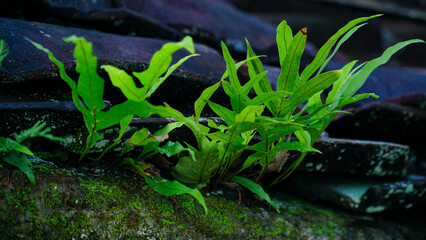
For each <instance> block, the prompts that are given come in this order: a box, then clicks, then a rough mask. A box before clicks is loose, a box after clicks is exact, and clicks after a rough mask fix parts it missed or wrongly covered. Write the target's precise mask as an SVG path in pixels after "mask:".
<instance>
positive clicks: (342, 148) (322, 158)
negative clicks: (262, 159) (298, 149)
mask: <svg viewBox="0 0 426 240" xmlns="http://www.w3.org/2000/svg"><path fill="white" fill-rule="evenodd" d="M314 147H315V148H316V149H318V150H320V151H321V152H322V154H319V153H314V152H313V153H309V154H308V155H307V156H306V157H305V159H304V160H303V161H302V163H301V165H300V168H298V169H299V170H302V171H308V172H324V173H327V174H342V175H348V174H350V175H358V176H380V177H401V176H404V175H405V174H406V173H407V168H408V166H409V158H410V148H409V147H408V146H406V145H400V144H394V143H388V142H377V141H363V140H349V139H333V138H319V139H318V140H317V141H316V142H315V144H314Z"/></svg>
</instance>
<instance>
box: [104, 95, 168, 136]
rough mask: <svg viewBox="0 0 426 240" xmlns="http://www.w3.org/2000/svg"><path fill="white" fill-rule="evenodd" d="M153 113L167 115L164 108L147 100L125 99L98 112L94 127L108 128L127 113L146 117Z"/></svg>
mask: <svg viewBox="0 0 426 240" xmlns="http://www.w3.org/2000/svg"><path fill="white" fill-rule="evenodd" d="M154 113H155V114H158V115H160V116H164V117H167V116H168V115H167V114H166V113H165V108H164V107H162V106H154V105H152V104H150V103H148V102H147V101H143V102H134V101H125V102H123V103H120V104H117V105H115V106H113V107H112V108H111V109H110V110H108V111H105V112H98V120H97V125H96V129H105V128H108V127H110V126H112V125H114V124H117V123H118V122H120V121H121V119H123V118H124V117H126V116H128V115H137V116H139V117H141V118H148V117H150V116H151V115H152V114H154Z"/></svg>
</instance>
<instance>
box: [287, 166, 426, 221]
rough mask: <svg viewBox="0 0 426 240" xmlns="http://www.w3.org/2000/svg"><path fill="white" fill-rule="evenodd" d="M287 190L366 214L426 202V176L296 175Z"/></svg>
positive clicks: (291, 178)
mask: <svg viewBox="0 0 426 240" xmlns="http://www.w3.org/2000/svg"><path fill="white" fill-rule="evenodd" d="M286 184H287V186H288V189H289V190H291V191H292V192H296V193H297V194H300V195H302V196H304V197H306V198H309V199H321V200H324V201H327V202H331V203H334V204H336V205H339V206H342V207H344V208H346V209H350V210H353V211H360V212H365V213H374V212H382V211H385V210H390V209H397V208H403V209H404V208H405V209H410V208H412V207H418V206H422V207H424V206H425V205H426V177H424V176H416V175H410V176H408V177H407V178H404V179H401V180H400V181H392V180H384V179H382V180H380V179H373V178H369V179H360V178H350V177H348V176H346V177H345V178H342V177H338V176H336V177H331V176H324V175H322V176H320V175H312V174H311V175H308V174H300V173H298V174H296V175H294V176H292V177H290V179H289V181H288V182H287V183H286Z"/></svg>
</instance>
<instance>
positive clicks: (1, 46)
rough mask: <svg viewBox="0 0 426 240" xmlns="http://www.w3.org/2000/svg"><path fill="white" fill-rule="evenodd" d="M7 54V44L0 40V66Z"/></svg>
mask: <svg viewBox="0 0 426 240" xmlns="http://www.w3.org/2000/svg"><path fill="white" fill-rule="evenodd" d="M8 54H9V46H8V45H7V43H6V42H5V41H4V40H0V66H1V63H2V62H3V60H4V59H5V58H6V56H7V55H8Z"/></svg>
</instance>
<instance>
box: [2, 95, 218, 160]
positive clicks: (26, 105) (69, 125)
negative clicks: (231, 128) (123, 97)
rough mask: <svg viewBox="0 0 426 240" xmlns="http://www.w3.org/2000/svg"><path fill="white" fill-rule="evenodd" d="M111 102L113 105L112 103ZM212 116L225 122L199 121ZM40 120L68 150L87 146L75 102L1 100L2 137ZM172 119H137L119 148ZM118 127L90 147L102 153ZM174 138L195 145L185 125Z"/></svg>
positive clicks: (85, 131)
mask: <svg viewBox="0 0 426 240" xmlns="http://www.w3.org/2000/svg"><path fill="white" fill-rule="evenodd" d="M109 105H110V104H109ZM209 119H211V120H213V121H215V122H217V123H223V120H221V119H219V118H200V123H201V124H205V125H207V121H208V120H209ZM37 121H42V122H45V123H46V127H50V128H51V133H52V134H53V135H54V136H58V137H63V138H64V139H65V141H64V142H61V143H59V144H60V145H61V146H62V147H63V148H64V149H65V150H67V151H70V152H74V153H81V151H82V150H83V149H84V147H85V141H86V138H87V135H88V133H87V128H86V127H85V125H84V121H83V117H82V115H81V113H80V112H79V111H78V109H77V108H76V107H75V106H74V103H73V102H1V103H0V123H1V126H0V136H11V135H12V134H13V133H15V132H20V131H22V130H24V129H28V128H30V127H32V126H33V125H34V124H35V123H36V122H37ZM173 121H174V120H173V119H165V118H156V117H152V118H147V119H144V118H135V119H133V121H132V122H131V124H130V127H129V128H128V130H127V132H126V134H125V135H124V137H123V141H121V143H120V144H118V145H117V147H116V149H115V150H116V151H120V150H121V147H122V146H123V144H124V141H125V140H126V139H128V138H129V137H130V136H131V135H132V134H133V133H134V132H135V131H137V130H140V129H142V128H147V129H148V130H149V131H150V132H152V133H153V132H155V131H156V130H158V129H160V128H162V127H164V126H165V125H167V124H168V123H170V122H173ZM119 131H120V129H119V126H118V125H116V126H113V127H111V128H108V129H105V130H101V131H99V133H100V140H99V141H98V142H97V143H96V144H95V145H94V147H93V148H92V149H91V152H102V151H103V150H104V149H105V147H107V146H108V145H110V144H112V143H113V142H114V141H115V139H116V138H117V137H118V135H119ZM170 140H171V141H181V142H182V143H183V142H187V143H189V144H194V145H195V138H194V136H193V134H192V132H191V131H190V130H189V129H188V128H186V127H185V126H183V127H181V128H179V129H175V130H173V133H172V134H170Z"/></svg>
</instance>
